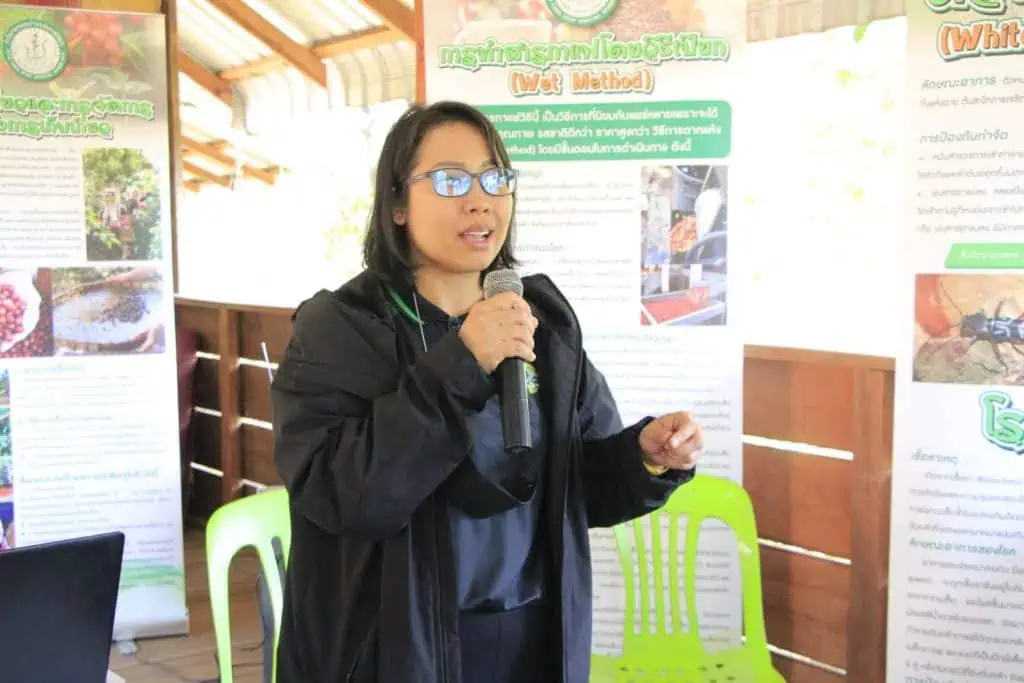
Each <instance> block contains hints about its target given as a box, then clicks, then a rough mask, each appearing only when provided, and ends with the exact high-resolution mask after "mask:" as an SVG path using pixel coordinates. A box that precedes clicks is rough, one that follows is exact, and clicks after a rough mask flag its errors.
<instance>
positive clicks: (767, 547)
mask: <svg viewBox="0 0 1024 683" xmlns="http://www.w3.org/2000/svg"><path fill="white" fill-rule="evenodd" d="M177 321H178V325H179V326H182V327H186V328H189V329H191V330H193V331H195V332H197V333H198V334H199V335H200V342H199V348H200V350H201V354H200V355H201V357H200V359H199V362H198V365H197V369H196V385H195V403H196V404H197V406H198V413H197V414H196V416H195V418H194V420H195V424H196V430H195V433H196V456H195V457H196V464H195V467H194V483H193V498H192V504H191V509H190V512H191V514H192V515H193V516H194V517H195V518H198V519H202V518H204V517H205V516H207V515H208V514H209V512H210V511H212V510H213V509H214V508H216V506H217V505H219V504H220V503H221V502H222V501H225V500H230V499H232V498H234V497H237V496H239V495H244V494H245V492H246V491H247V490H252V489H258V488H260V487H261V486H263V485H273V484H276V483H279V478H278V476H277V473H276V471H275V468H274V463H273V449H272V438H271V432H270V424H269V420H270V396H269V383H268V375H267V367H266V365H265V364H264V363H263V351H262V347H261V344H262V343H265V344H266V350H267V353H268V355H269V358H270V359H271V361H273V360H274V359H277V358H280V357H281V354H282V352H283V350H284V348H285V345H286V344H287V342H288V338H289V335H290V331H291V323H290V311H288V310H285V309H279V308H263V307H252V306H229V305H224V304H213V303H208V302H201V301H192V300H184V299H179V300H178V302H177ZM892 401H893V372H892V361H891V360H889V359H883V358H874V357H865V356H851V355H845V354H835V353H821V352H808V351H797V350H792V349H778V348H769V347H752V346H751V347H747V349H746V362H745V367H744V406H743V410H744V433H745V446H744V453H743V467H744V482H743V483H744V486H745V487H746V489H747V490H748V491H749V492H750V495H751V498H752V499H753V501H754V506H755V509H756V512H757V522H758V528H759V533H760V536H761V539H762V541H761V562H762V564H761V567H762V576H763V586H764V604H765V613H766V620H767V627H768V637H769V640H770V642H771V643H772V645H773V646H775V648H777V652H778V654H777V655H776V663H777V666H778V667H779V669H780V670H781V671H782V673H783V675H784V676H785V677H786V679H787V680H788V681H789V682H790V683H818V682H819V681H820V682H822V683H841V682H843V681H849V682H850V683H883V682H884V680H885V674H884V672H885V626H886V588H887V578H886V577H887V567H888V550H889V546H888V543H889V531H888V530H889V476H890V465H891V460H892V454H891V441H892V407H893V404H892ZM851 598H852V599H851Z"/></svg>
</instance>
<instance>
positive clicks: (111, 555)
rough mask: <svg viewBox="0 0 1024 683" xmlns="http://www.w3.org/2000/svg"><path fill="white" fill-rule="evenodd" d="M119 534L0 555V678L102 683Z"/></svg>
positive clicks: (116, 577)
mask: <svg viewBox="0 0 1024 683" xmlns="http://www.w3.org/2000/svg"><path fill="white" fill-rule="evenodd" d="M124 541H125V537H124V534H123V533H121V532H112V533H105V534H99V535H95V536H87V537H84V538H75V539H70V540H64V541H54V542H51V543H42V544H38V545H31V546H24V547H19V548H14V549H11V550H5V551H3V552H0V606H2V607H0V662H3V673H2V678H3V680H9V681H33V682H37V683H64V682H66V681H75V682H76V683H104V682H105V681H106V678H107V666H108V663H109V659H110V643H111V640H112V637H113V630H114V613H115V611H116V608H117V592H118V585H119V584H120V581H121V560H122V558H123V555H124Z"/></svg>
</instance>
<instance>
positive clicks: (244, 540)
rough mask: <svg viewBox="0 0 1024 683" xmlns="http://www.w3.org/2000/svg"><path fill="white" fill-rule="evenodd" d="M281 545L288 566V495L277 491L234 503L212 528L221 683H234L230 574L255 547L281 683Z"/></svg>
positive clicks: (209, 555)
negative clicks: (276, 551)
mask: <svg viewBox="0 0 1024 683" xmlns="http://www.w3.org/2000/svg"><path fill="white" fill-rule="evenodd" d="M274 538H277V539H278V541H279V542H280V544H281V551H282V553H283V554H284V558H285V562H287V561H288V551H289V549H290V548H291V543H292V528H291V518H290V516H289V512H288V492H287V491H286V490H285V489H283V488H281V489H271V490H269V491H264V492H262V493H256V494H253V495H250V496H246V497H244V498H239V499H237V500H233V501H231V502H230V503H226V504H225V505H222V506H221V507H219V508H217V509H216V510H215V511H214V513H213V514H212V515H211V516H210V520H209V521H208V522H207V524H206V565H207V569H206V571H207V576H208V577H209V582H210V608H211V612H212V613H213V630H214V634H215V636H216V639H217V659H218V666H219V669H220V683H232V681H233V672H232V669H231V614H230V598H229V591H228V570H229V568H230V566H231V560H232V559H234V557H235V555H237V554H238V551H240V550H241V549H242V548H245V547H247V546H252V547H254V548H255V549H256V552H257V553H258V554H259V558H260V564H261V565H262V567H263V576H264V577H265V581H266V584H267V589H268V593H269V594H270V604H271V606H272V607H273V610H274V651H273V652H274V656H273V663H274V668H273V669H272V671H271V677H270V680H271V681H274V680H275V679H276V670H277V643H278V637H279V634H280V631H281V613H282V609H283V604H284V587H283V586H282V585H281V582H280V581H279V580H278V577H279V576H280V573H279V570H278V565H277V559H276V556H275V554H274V546H273V542H272V541H273V539H274Z"/></svg>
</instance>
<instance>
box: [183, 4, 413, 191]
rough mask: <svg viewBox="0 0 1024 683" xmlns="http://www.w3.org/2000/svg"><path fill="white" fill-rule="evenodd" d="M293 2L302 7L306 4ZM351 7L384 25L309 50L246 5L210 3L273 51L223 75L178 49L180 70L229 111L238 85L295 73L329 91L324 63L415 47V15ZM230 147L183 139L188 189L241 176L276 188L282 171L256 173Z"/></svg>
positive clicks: (388, 7)
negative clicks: (405, 44) (404, 44)
mask: <svg viewBox="0 0 1024 683" xmlns="http://www.w3.org/2000/svg"><path fill="white" fill-rule="evenodd" d="M294 1H295V2H297V3H298V2H301V1H302V0H294ZM350 1H351V2H358V3H359V4H361V5H363V6H364V7H366V8H367V9H369V10H370V11H371V12H372V13H373V14H375V15H376V16H377V17H379V19H380V21H381V25H380V26H374V27H371V28H367V29H364V30H361V31H356V32H353V33H349V34H346V35H340V36H335V37H332V38H329V39H327V40H322V41H319V42H315V43H313V44H311V45H302V44H300V43H298V42H296V41H295V40H293V39H292V38H290V37H289V36H288V35H286V34H285V33H284V31H282V30H281V29H280V28H278V27H277V26H275V25H274V24H273V23H271V22H270V21H268V20H267V19H266V18H264V17H263V16H262V15H261V14H259V13H258V12H256V11H255V10H254V9H252V7H250V6H249V5H248V4H246V3H245V2H244V0H207V2H208V3H209V4H210V5H211V6H212V7H214V8H216V9H217V10H219V11H220V12H221V13H222V14H224V16H225V17H227V18H228V19H230V20H231V21H232V22H233V23H234V24H236V25H237V26H238V27H240V28H241V29H243V30H244V31H245V32H246V33H248V34H249V35H250V36H252V37H253V38H255V39H256V40H258V41H259V42H260V43H262V44H263V45H264V46H266V48H267V49H268V50H269V51H270V56H268V57H263V58H261V59H258V60H256V61H252V62H249V63H246V64H242V65H239V66H233V67H231V68H228V69H224V70H221V71H214V70H212V69H210V68H208V67H206V66H205V65H203V64H201V63H199V62H198V61H196V60H195V59H194V58H193V57H191V56H190V55H189V54H188V53H186V52H185V51H184V50H180V49H179V50H178V51H177V55H176V56H177V63H178V70H179V71H180V72H181V73H184V74H185V75H187V76H188V77H189V78H190V79H192V81H194V82H195V83H196V84H197V85H199V86H200V87H201V88H203V89H204V90H206V91H207V92H209V93H210V94H211V95H213V96H214V97H215V98H216V99H218V100H220V101H221V102H223V103H224V104H225V105H227V106H231V104H232V87H231V86H232V83H234V82H236V81H241V80H244V79H247V78H253V77H256V76H263V75H266V74H268V73H271V72H274V71H278V70H282V69H287V68H294V69H295V70H296V71H297V72H298V73H300V74H302V75H303V76H304V77H305V78H306V79H308V80H309V81H310V82H311V83H313V84H315V85H316V86H318V87H320V88H325V89H326V88H327V68H326V66H325V64H324V60H328V59H334V58H336V57H339V56H342V55H345V54H349V53H352V52H356V51H358V50H364V49H368V48H374V47H378V46H380V45H385V44H389V43H394V42H397V41H402V40H405V41H410V42H415V30H416V21H415V14H414V12H413V10H411V9H409V8H408V7H406V6H405V5H403V4H402V3H401V2H399V0H350ZM230 147H231V145H230V143H229V142H228V141H226V140H213V141H202V142H201V141H198V140H195V139H192V138H189V137H188V136H183V137H182V150H181V153H182V156H183V160H184V164H183V170H184V172H185V182H184V185H185V187H186V189H189V190H192V191H198V190H199V189H200V188H201V187H203V186H204V185H208V184H209V185H218V186H221V187H231V186H232V184H233V180H232V177H233V176H234V177H237V175H241V176H242V177H246V178H252V179H254V180H259V181H261V182H263V183H266V184H268V185H272V184H273V183H274V181H275V180H276V178H277V176H278V174H279V172H280V169H278V168H276V167H262V168H257V167H255V166H252V165H250V164H246V163H239V162H238V160H237V159H236V156H233V155H232V154H230V153H228V152H227V151H225V150H228V149H229V148H230ZM236 152H238V153H239V154H238V155H237V156H244V155H243V154H241V150H236ZM197 157H198V158H201V159H202V160H204V161H205V162H206V163H204V164H203V166H205V168H204V167H203V166H199V165H197V164H196V163H195V159H196V158H197ZM211 162H212V163H211ZM211 165H212V166H214V167H219V168H223V169H225V173H224V174H218V173H216V172H213V171H210V170H208V169H209V167H210V166H211Z"/></svg>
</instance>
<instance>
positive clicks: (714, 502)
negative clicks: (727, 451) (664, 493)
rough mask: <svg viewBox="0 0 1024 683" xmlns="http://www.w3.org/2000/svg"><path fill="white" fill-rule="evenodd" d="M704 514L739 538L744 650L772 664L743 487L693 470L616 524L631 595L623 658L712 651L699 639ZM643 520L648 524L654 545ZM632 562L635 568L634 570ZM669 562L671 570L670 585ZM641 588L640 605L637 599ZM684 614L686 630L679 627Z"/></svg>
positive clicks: (653, 659) (661, 658) (753, 527)
mask: <svg viewBox="0 0 1024 683" xmlns="http://www.w3.org/2000/svg"><path fill="white" fill-rule="evenodd" d="M683 518H686V537H685V542H684V547H683V584H684V585H683V589H682V591H681V590H680V586H679V574H680V572H679V557H680V554H679V548H678V540H677V539H678V538H679V521H680V519H683ZM707 519H718V520H721V521H722V522H724V523H725V524H726V525H727V526H728V527H730V528H731V530H732V532H733V534H734V537H735V539H736V545H737V551H738V555H739V565H740V577H741V586H742V590H743V627H744V634H745V636H746V639H745V643H744V645H743V649H744V650H746V651H747V652H748V653H749V654H750V655H751V656H753V657H755V658H758V659H764V660H765V661H764V662H763V663H766V664H767V663H769V662H770V659H771V656H770V653H769V651H768V646H767V638H766V636H765V625H764V609H763V607H762V603H761V566H760V555H759V548H758V543H757V524H756V521H755V518H754V508H753V505H752V504H751V502H750V497H749V496H748V495H747V492H746V491H745V490H744V489H743V487H742V486H740V485H739V484H736V483H735V482H732V481H730V480H728V479H723V478H720V477H714V476H710V475H704V474H697V475H695V476H694V478H693V480H691V481H690V482H688V483H686V484H684V485H683V486H681V487H680V488H679V489H678V490H677V491H676V492H675V493H674V494H673V495H672V496H671V498H669V500H668V502H667V503H666V504H665V505H664V506H663V507H662V508H661V509H660V510H657V511H655V512H652V513H650V514H649V515H646V516H645V517H643V518H640V519H637V520H633V521H632V522H631V523H627V524H622V525H619V526H617V527H615V529H614V533H615V538H616V544H617V546H618V551H619V559H620V562H621V565H622V573H623V579H624V583H625V593H626V595H625V606H626V614H625V624H624V632H623V656H624V657H626V658H628V659H632V660H635V661H645V662H649V663H658V662H668V661H675V662H679V661H686V658H704V657H706V656H707V652H706V651H705V647H704V644H703V643H702V641H701V635H700V625H699V614H698V610H697V592H696V576H697V550H698V541H699V539H700V532H701V526H702V523H703V522H704V520H707ZM645 520H648V521H649V523H650V539H651V542H650V546H651V547H650V548H649V549H648V548H647V545H648V543H647V529H646V528H645V527H647V524H645ZM663 527H665V528H667V533H668V543H667V544H666V543H664V541H663V539H662V529H663ZM666 545H667V548H666V547H665V546H666ZM634 550H635V555H634ZM634 560H636V564H637V570H634V566H633V565H634ZM649 565H650V566H649ZM666 566H667V568H668V573H669V576H668V580H667V585H666V577H665V567H666ZM652 574H653V576H651V575H652ZM635 575H638V576H635ZM637 589H639V590H637ZM637 592H639V598H640V604H639V606H638V605H637V604H636V602H637V600H636V593H637ZM666 594H667V601H668V604H667V605H666V600H665V596H666ZM680 595H683V596H684V600H685V602H684V604H683V605H680ZM652 596H653V601H654V605H653V607H654V610H653V612H654V614H655V615H656V622H655V624H654V628H653V629H652V627H651V619H650V616H651V613H652V609H651V607H652V605H651V601H652ZM683 607H685V612H684V611H683V609H682V608H683ZM666 608H667V610H668V611H666ZM684 614H685V615H686V623H687V628H686V630H685V631H682V627H681V622H682V617H683V615H684ZM637 617H639V619H637ZM635 623H639V630H638V631H636V630H634V629H635V625H634V624H635ZM666 624H671V625H672V628H671V630H670V629H668V628H666Z"/></svg>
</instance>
